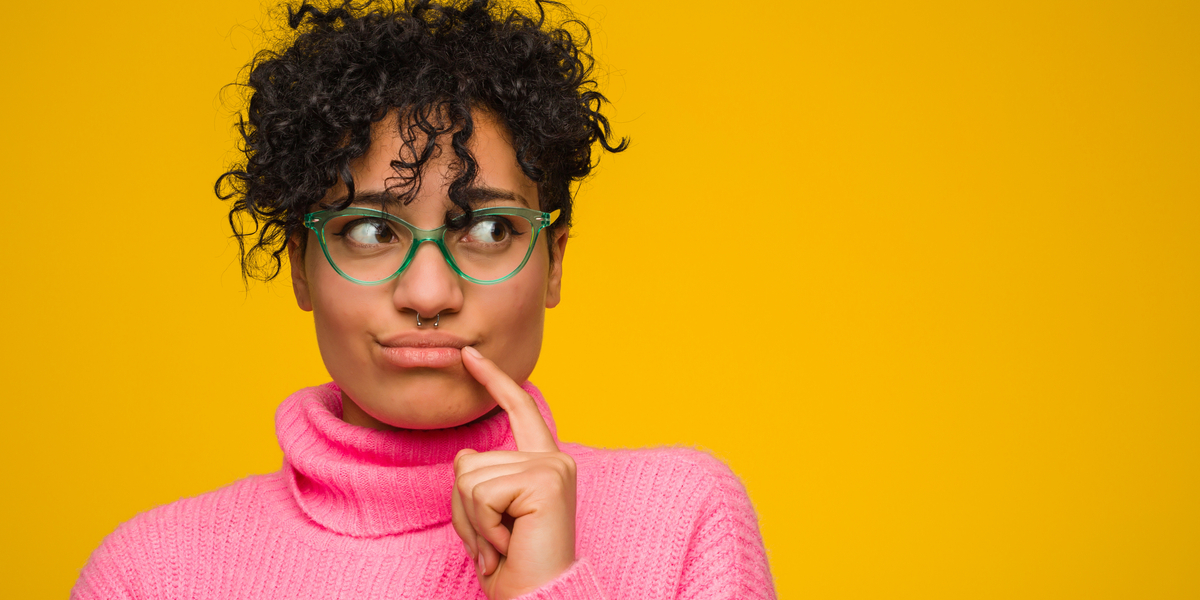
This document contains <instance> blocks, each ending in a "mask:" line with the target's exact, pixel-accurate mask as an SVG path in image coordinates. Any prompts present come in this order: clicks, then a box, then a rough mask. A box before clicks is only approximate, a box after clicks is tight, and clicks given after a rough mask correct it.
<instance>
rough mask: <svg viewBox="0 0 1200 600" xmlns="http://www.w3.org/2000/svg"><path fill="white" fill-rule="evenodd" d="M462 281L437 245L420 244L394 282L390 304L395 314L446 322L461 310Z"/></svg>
mask: <svg viewBox="0 0 1200 600" xmlns="http://www.w3.org/2000/svg"><path fill="white" fill-rule="evenodd" d="M464 281H465V280H464V279H463V278H461V277H459V276H458V274H457V273H455V272H454V270H453V269H451V268H450V265H448V264H446V259H445V258H443V257H442V253H441V251H440V250H439V249H438V247H437V244H435V243H433V242H432V241H430V242H429V243H422V244H421V245H420V246H417V250H416V254H414V255H413V258H412V262H410V263H409V264H408V267H407V268H405V269H404V272H403V273H401V274H400V277H398V278H397V279H396V289H395V291H394V292H393V294H392V301H393V303H394V304H395V306H396V310H399V311H401V312H412V313H415V315H414V317H415V316H420V317H421V320H425V319H426V318H429V319H432V318H434V316H435V315H441V316H442V317H443V318H445V317H446V316H447V315H448V314H451V313H456V312H458V311H459V310H461V309H462V304H463V291H462V284H463V282H464ZM414 323H415V321H414Z"/></svg>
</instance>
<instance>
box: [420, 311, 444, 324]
mask: <svg viewBox="0 0 1200 600" xmlns="http://www.w3.org/2000/svg"><path fill="white" fill-rule="evenodd" d="M416 312H417V327H422V326H424V323H422V322H421V311H416ZM441 321H442V313H438V314H436V315H434V316H433V326H434V327H437V326H438V323H440V322H441Z"/></svg>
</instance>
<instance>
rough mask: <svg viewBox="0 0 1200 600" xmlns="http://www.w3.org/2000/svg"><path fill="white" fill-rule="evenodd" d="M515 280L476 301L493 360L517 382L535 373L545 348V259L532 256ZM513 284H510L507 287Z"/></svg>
mask: <svg viewBox="0 0 1200 600" xmlns="http://www.w3.org/2000/svg"><path fill="white" fill-rule="evenodd" d="M529 262H530V264H527V265H526V266H525V268H524V269H522V270H521V272H520V273H518V274H517V276H516V277H514V278H512V279H510V280H508V281H505V282H503V283H501V284H497V285H496V286H493V287H494V288H495V289H486V288H484V289H480V290H479V291H480V292H485V293H486V295H481V297H480V298H477V301H478V302H479V306H480V309H481V312H485V313H486V314H485V315H484V318H485V319H486V320H487V322H488V323H489V325H490V327H489V328H490V329H491V330H492V331H491V334H492V335H491V336H490V340H491V342H492V343H491V344H489V345H490V346H491V349H490V350H491V351H490V352H489V354H490V356H491V357H492V360H495V361H496V363H497V364H498V365H500V367H501V368H502V369H504V370H505V372H507V373H508V374H509V375H510V376H511V377H512V378H513V379H514V380H516V381H518V382H520V381H524V380H525V378H527V377H528V376H529V374H530V373H532V372H533V367H534V365H535V364H536V363H537V358H538V354H539V353H540V352H541V348H542V329H543V326H544V321H545V314H546V308H545V306H546V262H547V261H546V260H545V258H544V257H543V259H542V260H541V261H537V262H535V261H534V257H530V260H529ZM505 284H511V285H505Z"/></svg>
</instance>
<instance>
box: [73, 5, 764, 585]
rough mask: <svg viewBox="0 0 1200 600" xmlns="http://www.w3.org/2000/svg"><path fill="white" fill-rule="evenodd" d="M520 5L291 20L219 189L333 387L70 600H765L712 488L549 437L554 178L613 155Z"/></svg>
mask: <svg viewBox="0 0 1200 600" xmlns="http://www.w3.org/2000/svg"><path fill="white" fill-rule="evenodd" d="M537 8H538V11H539V15H538V16H537V17H536V18H534V17H530V16H526V15H523V14H521V13H519V12H515V11H510V10H507V9H500V8H496V7H492V6H489V4H488V3H487V2H486V1H480V2H474V3H471V4H467V5H455V6H439V5H433V4H430V3H428V2H416V3H412V4H409V5H406V6H404V7H393V6H374V5H367V6H365V7H362V6H352V5H350V4H348V3H347V4H342V5H337V6H334V7H330V8H328V9H324V10H322V9H318V8H315V7H313V6H309V5H304V6H301V7H300V8H299V9H297V10H291V9H289V24H290V25H291V27H292V28H293V29H297V31H298V35H297V36H296V37H295V39H293V40H291V42H290V43H289V44H288V46H287V48H286V49H285V50H283V51H281V52H279V53H268V54H264V55H261V56H260V57H259V58H258V59H257V60H256V61H255V63H254V64H253V65H252V69H251V71H250V75H249V80H248V86H249V88H250V89H251V90H253V95H252V97H251V100H250V105H249V109H248V112H247V115H246V118H245V121H244V122H243V123H242V133H243V135H244V138H245V147H244V149H245V152H246V161H245V163H244V164H243V165H242V167H241V168H238V169H235V170H233V171H231V172H229V173H226V175H225V176H223V177H222V179H221V181H219V182H218V191H219V193H220V190H221V189H226V190H230V191H228V194H227V195H225V196H223V197H233V198H235V201H234V204H233V206H232V210H231V215H230V220H231V223H233V224H234V231H235V234H236V235H237V236H238V239H239V240H249V241H250V247H249V248H248V249H246V250H245V252H244V253H243V271H244V273H247V274H259V275H263V276H264V277H265V278H267V279H269V278H271V277H273V276H275V275H277V274H278V273H279V272H280V270H281V265H282V261H281V257H282V254H283V253H284V252H286V253H287V254H288V259H289V261H288V262H289V264H290V270H291V279H292V284H293V288H294V291H295V294H296V301H297V303H298V305H299V306H300V308H302V309H304V310H308V311H312V312H313V318H314V322H315V324H316V329H317V340H318V345H319V348H320V352H321V356H322V358H323V360H324V362H325V365H326V367H327V369H328V370H329V373H330V374H331V375H332V377H333V382H332V383H329V384H326V385H323V386H318V387H315V388H308V389H304V390H300V391H299V392H297V393H295V394H293V395H292V396H290V397H289V398H288V399H287V400H285V401H284V402H283V404H282V405H281V406H280V408H279V410H278V413H277V418H276V424H277V433H278V436H279V442H280V445H281V447H282V448H283V451H284V457H285V462H284V467H283V469H282V470H281V471H280V472H278V473H273V474H269V475H261V476H254V477H250V478H247V479H243V480H241V481H238V482H235V483H233V484H231V485H230V486H227V487H225V488H222V489H219V490H216V491H214V492H210V493H208V494H204V495H202V496H199V497H196V498H190V499H185V500H181V501H179V502H176V503H173V504H170V505H167V506H163V507H159V508H157V509H154V510H152V511H149V512H147V513H145V514H142V515H139V516H138V517H136V518H134V519H132V520H131V521H129V522H127V523H125V524H123V525H122V526H121V527H120V528H118V529H117V531H115V532H114V533H113V534H111V535H110V536H108V538H106V539H105V541H104V543H103V544H102V545H101V547H100V548H99V549H97V550H96V551H95V552H94V553H93V555H92V558H91V559H90V560H89V562H88V565H87V566H86V567H85V569H84V571H83V573H82V574H81V577H80V579H79V581H78V583H77V584H76V587H75V589H74V591H73V593H72V597H74V598H80V599H83V598H398V597H414V598H430V597H445V598H462V597H481V596H482V597H486V598H489V599H492V600H498V599H508V598H516V597H521V598H625V597H628V598H742V597H773V596H774V590H773V588H772V584H771V579H770V573H769V571H768V567H767V561H766V557H765V553H764V550H763V547H762V541H761V537H760V536H759V533H758V530H757V525H756V520H755V516H754V512H753V509H752V507H751V506H750V503H749V500H748V498H747V497H746V494H745V491H744V489H743V488H742V486H741V484H740V482H739V481H738V480H737V478H736V477H734V476H733V474H732V473H730V471H729V470H728V468H726V467H725V466H724V465H723V464H721V463H720V462H719V461H717V460H715V459H713V458H711V457H709V456H708V455H705V454H702V453H698V452H695V451H691V450H684V449H650V450H635V451H611V450H601V449H595V448H588V447H585V446H581V445H578V444H570V443H564V442H560V441H559V440H558V439H557V436H556V434H555V427H554V422H553V419H552V417H551V414H550V410H549V407H548V405H547V403H546V401H545V400H544V399H543V398H542V397H541V394H540V393H539V392H538V390H537V388H535V387H534V386H533V385H532V384H530V383H529V382H528V381H527V379H528V376H529V374H530V373H531V372H532V371H533V368H534V365H535V363H536V361H537V358H538V353H539V351H540V346H541V339H542V327H543V319H544V313H545V309H546V308H552V307H554V306H555V305H556V304H557V303H558V301H559V293H560V287H561V282H562V268H563V256H564V254H565V252H566V247H567V232H568V230H569V226H570V222H571V189H570V186H571V184H572V183H573V182H575V181H578V180H579V179H581V178H583V177H584V176H586V175H587V174H588V173H589V172H590V169H591V166H592V160H591V147H592V145H593V144H594V143H597V142H598V143H599V144H600V145H601V147H602V148H604V149H605V150H609V151H614V152H616V151H621V150H623V149H624V148H625V144H624V142H621V143H620V144H616V145H612V144H611V143H610V139H609V138H610V132H609V127H608V122H607V120H606V119H605V117H604V116H603V115H602V114H601V113H600V112H599V108H600V106H601V104H602V102H603V101H604V98H603V96H601V95H600V94H599V93H597V92H595V91H594V90H593V89H592V88H593V87H594V82H592V81H591V80H590V79H589V72H590V67H591V58H590V56H588V54H587V53H586V51H585V48H584V46H583V45H581V43H580V42H578V37H577V36H572V35H571V34H570V33H569V32H568V31H567V30H565V29H559V28H552V27H547V26H544V22H545V13H544V12H542V10H543V7H542V6H541V5H540V4H539V5H538V6H537ZM584 33H585V34H586V30H584ZM584 39H585V38H584ZM223 185H224V186H228V187H225V188H222V186H223ZM244 217H249V218H250V219H252V220H253V221H254V222H255V223H256V228H255V229H254V230H253V231H244V230H242V229H240V228H239V227H238V226H237V224H239V223H242V222H244V221H243V218H244ZM426 242H428V243H426ZM264 259H265V260H264ZM263 269H265V272H264V271H263Z"/></svg>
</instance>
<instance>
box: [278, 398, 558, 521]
mask: <svg viewBox="0 0 1200 600" xmlns="http://www.w3.org/2000/svg"><path fill="white" fill-rule="evenodd" d="M521 387H522V388H523V389H524V390H525V391H526V392H528V393H529V395H530V396H532V397H533V399H534V401H535V402H537V405H538V410H539V411H540V412H541V413H542V417H543V418H545V419H546V424H547V425H548V426H549V427H550V433H551V434H553V435H554V437H555V439H556V440H557V439H558V431H557V429H556V428H555V426H554V419H553V418H552V417H551V416H550V408H549V407H548V406H547V405H546V401H545V399H543V398H542V395H541V393H540V392H539V391H538V389H537V388H536V387H534V386H533V384H531V383H529V382H525V383H524V384H522V385H521ZM341 415H342V401H341V389H340V388H338V386H337V384H334V383H327V384H325V385H321V386H317V387H311V388H305V389H302V390H300V391H298V392H296V393H294V394H292V395H291V396H289V397H288V398H287V400H284V402H283V404H281V405H280V406H279V410H278V411H277V412H276V414H275V430H276V434H277V435H278V436H279V445H280V447H281V448H283V456H284V471H285V472H286V475H287V477H288V483H289V486H290V487H291V491H292V495H293V496H294V497H295V499H296V502H297V503H298V504H299V505H300V508H301V510H303V511H304V513H305V514H307V515H308V516H309V518H311V519H312V520H313V521H315V522H317V523H318V524H319V525H321V526H322V527H324V528H326V529H329V530H331V531H334V532H337V533H340V534H344V535H350V536H355V537H379V536H385V535H393V534H399V533H406V532H410V531H418V530H421V529H426V528H429V527H432V526H435V525H440V524H442V523H448V522H450V496H451V492H452V486H453V484H454V466H453V461H454V455H455V454H457V453H458V451H459V450H461V449H463V448H472V449H474V450H478V451H480V452H486V451H489V450H516V443H515V442H514V441H513V436H512V429H511V428H510V427H509V422H508V415H507V414H505V413H504V412H498V413H496V414H495V415H493V416H491V417H489V418H487V419H484V420H482V421H479V422H477V423H472V424H469V425H464V426H461V427H454V428H451V429H434V430H427V431H422V430H411V429H410V430H401V431H378V430H375V429H369V428H366V427H358V426H356V425H351V424H349V423H346V422H345V421H342V419H341Z"/></svg>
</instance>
